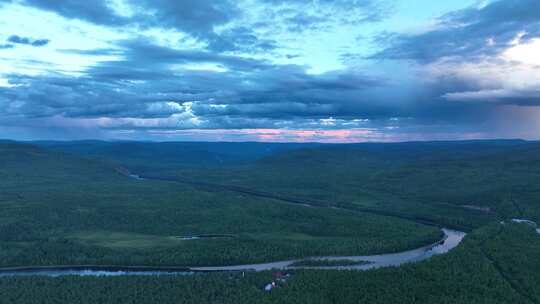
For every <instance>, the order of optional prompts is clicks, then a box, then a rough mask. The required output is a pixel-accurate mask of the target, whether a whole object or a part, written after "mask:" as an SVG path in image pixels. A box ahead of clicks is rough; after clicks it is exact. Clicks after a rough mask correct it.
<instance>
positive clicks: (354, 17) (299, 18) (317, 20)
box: [0, 0, 389, 52]
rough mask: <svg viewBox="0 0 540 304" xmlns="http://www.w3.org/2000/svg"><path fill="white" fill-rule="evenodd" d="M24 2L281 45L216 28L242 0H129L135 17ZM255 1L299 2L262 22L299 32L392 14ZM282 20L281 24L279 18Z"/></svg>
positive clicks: (67, 13)
mask: <svg viewBox="0 0 540 304" xmlns="http://www.w3.org/2000/svg"><path fill="white" fill-rule="evenodd" d="M0 1H4V2H14V1H9V0H0ZM21 3H23V4H25V5H28V6H33V7H36V8H39V9H42V10H46V11H51V12H55V13H57V14H59V15H61V16H63V17H66V18H70V19H79V20H84V21H87V22H91V23H94V24H98V25H104V26H113V27H116V26H125V25H130V26H132V25H135V26H139V27H141V28H171V29H176V30H179V31H181V32H184V33H188V34H189V35H191V36H192V37H194V38H196V39H198V40H199V41H202V42H205V43H206V44H207V47H208V49H209V50H211V51H215V52H223V51H244V52H258V51H260V52H266V51H270V50H273V49H276V48H277V47H278V46H277V42H276V41H274V40H271V39H268V38H265V37H260V36H259V35H258V34H257V33H255V32H254V31H253V29H251V28H248V27H246V26H234V25H233V26H230V28H228V29H225V30H220V31H219V32H218V31H216V27H218V26H222V25H231V24H233V23H234V22H235V21H238V20H240V19H241V18H242V16H243V11H242V9H243V8H242V7H239V6H240V4H241V3H239V2H238V1H233V0H220V1H214V0H198V1H171V0H130V1H128V3H129V4H130V5H131V6H132V7H133V8H134V15H133V16H129V17H126V16H119V15H117V14H116V13H115V11H114V10H113V9H112V8H111V7H110V5H108V1H106V0H95V1H79V0H67V1H56V0H22V2H21ZM254 5H255V6H263V7H266V12H268V11H269V10H272V9H274V8H275V7H276V6H283V5H286V6H293V7H292V8H283V9H278V10H277V11H275V12H274V13H273V15H272V16H271V18H270V19H268V20H266V21H261V22H259V24H258V26H259V27H263V28H266V29H274V28H276V27H284V29H285V30H287V31H294V32H301V31H305V30H308V29H312V30H316V29H323V28H326V27H329V26H330V24H331V23H334V24H335V23H339V24H344V23H346V24H359V23H362V22H376V21H380V20H382V19H384V18H385V17H386V16H388V14H389V9H388V5H387V4H386V1H375V0H338V1H298V0H297V1H280V0H261V1H258V2H255V4H254ZM278 20H279V24H278V23H276V21H278Z"/></svg>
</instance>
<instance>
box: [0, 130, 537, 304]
mask: <svg viewBox="0 0 540 304" xmlns="http://www.w3.org/2000/svg"><path fill="white" fill-rule="evenodd" d="M234 145H235V144H219V143H215V144H207V143H152V144H150V143H148V144H145V143H129V142H127V143H114V142H110V143H109V142H34V143H18V142H1V143H0V180H1V182H0V209H1V213H0V266H1V267H16V266H47V265H51V266H54V265H118V266H130V265H136V266H178V267H184V266H212V265H237V264H247V263H259V262H270V261H277V260H286V259H302V260H303V261H302V262H304V263H306V265H307V266H309V265H310V264H311V263H313V262H314V261H313V260H309V258H310V257H317V256H328V255H343V256H347V255H372V254H378V253H392V252H400V251H404V250H407V249H413V248H418V247H421V246H424V245H427V244H432V243H434V242H436V241H438V240H440V239H441V237H442V232H441V231H440V228H441V227H448V228H454V229H458V230H461V231H466V232H467V233H468V235H467V236H466V237H465V239H464V241H463V242H462V243H461V244H460V245H459V246H458V247H457V248H455V249H454V250H452V251H451V252H449V253H448V254H444V255H440V256H435V257H433V258H431V259H429V260H426V261H423V262H420V263H414V264H408V265H403V266H400V267H390V268H382V269H375V270H368V271H341V270H340V271H337V270H313V269H305V270H301V269H294V270H290V271H287V272H288V273H289V274H290V276H289V277H288V278H287V280H286V282H284V283H281V284H279V286H278V288H276V289H274V290H272V291H271V292H265V291H264V286H265V285H266V284H268V283H269V282H271V281H272V280H273V277H274V272H270V271H265V272H245V273H239V272H224V273H198V274H195V275H187V276H186V275H178V276H122V277H78V276H61V277H57V278H52V277H41V276H29V277H11V276H2V275H1V273H0V303H456V304H457V303H533V304H534V303H540V293H539V291H540V258H538V257H539V256H540V235H539V234H538V233H536V231H535V230H534V228H533V227H531V226H530V225H528V224H524V223H522V224H518V223H514V222H512V221H511V219H513V218H524V219H529V220H533V221H538V220H539V219H540V205H539V204H538V201H539V199H540V185H539V184H538V180H540V178H539V177H540V153H539V152H540V144H538V143H535V142H522V141H480V142H446V143H443V142H440V143H404V144H358V145H356V144H355V145H317V144H305V145H302V144H298V145H291V146H287V145H281V144H255V143H239V144H237V145H239V146H236V147H235V146H234ZM156 151H159V153H160V154H159V155H156V153H157V152H156ZM129 173H133V174H137V175H140V176H142V177H143V178H147V179H145V180H138V179H135V178H130V177H129V176H128V175H129ZM197 235H227V236H228V237H226V238H201V239H193V240H189V238H188V239H183V237H186V236H197ZM302 262H300V263H302ZM326 263H333V262H332V261H325V260H322V261H317V262H316V264H318V266H321V264H326ZM336 263H337V262H336ZM341 263H343V261H341ZM306 265H304V266H306Z"/></svg>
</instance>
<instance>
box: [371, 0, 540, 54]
mask: <svg viewBox="0 0 540 304" xmlns="http://www.w3.org/2000/svg"><path fill="white" fill-rule="evenodd" d="M539 23H540V2H539V1H536V0H498V1H492V2H489V3H488V4H487V5H485V6H482V7H480V8H478V7H470V8H467V9H463V10H459V11H453V12H450V13H448V14H446V15H443V16H442V17H440V18H438V19H437V23H436V25H435V26H434V27H433V28H431V29H427V30H426V31H424V32H422V33H419V34H414V33H413V34H399V33H383V34H381V35H379V36H378V37H377V39H376V41H377V42H378V43H379V44H381V45H382V46H383V47H384V49H383V50H382V51H379V52H377V53H376V54H374V55H373V56H372V58H374V59H412V60H417V61H420V62H433V61H436V60H439V59H441V58H444V57H457V58H472V57H478V56H486V55H496V54H498V53H500V52H501V51H503V50H505V49H506V48H507V47H508V46H509V45H511V44H512V42H513V41H514V40H515V39H516V38H517V37H519V38H520V39H521V40H522V41H523V42H525V41H528V40H530V39H532V38H534V37H538V36H539V35H540V26H539Z"/></svg>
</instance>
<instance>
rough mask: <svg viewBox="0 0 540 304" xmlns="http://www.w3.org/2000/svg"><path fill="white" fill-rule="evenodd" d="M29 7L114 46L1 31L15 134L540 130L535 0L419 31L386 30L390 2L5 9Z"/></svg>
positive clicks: (8, 115)
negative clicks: (507, 116)
mask: <svg viewBox="0 0 540 304" xmlns="http://www.w3.org/2000/svg"><path fill="white" fill-rule="evenodd" d="M2 3H3V4H2ZM27 9H28V10H31V13H32V14H37V15H38V16H40V15H39V14H42V12H43V14H46V15H43V18H50V19H51V18H52V19H51V20H58V21H57V22H58V23H59V24H60V23H61V22H63V23H62V24H68V25H69V26H70V30H71V31H73V29H72V28H75V27H76V28H77V31H78V32H84V33H85V34H86V35H89V34H88V33H91V32H95V33H101V32H102V31H104V30H106V31H109V32H110V33H112V34H110V35H111V37H114V38H111V39H104V40H103V42H102V43H100V44H99V45H98V44H97V43H96V45H90V46H85V47H80V46H79V45H76V44H70V43H69V41H68V42H66V43H64V44H62V39H61V35H60V34H57V37H60V38H59V39H56V38H53V37H44V38H39V39H36V38H30V37H40V36H39V35H37V34H35V33H32V32H28V33H0V34H4V35H5V37H6V38H5V44H0V65H2V62H4V63H3V64H6V65H7V67H9V68H10V70H11V71H10V72H4V73H1V74H0V136H3V137H21V138H35V137H38V138H43V137H47V138H50V137H54V138H56V137H63V138H78V137H83V138H88V137H99V138H124V139H125V138H128V139H129V138H136V139H158V140H159V139H160V138H162V139H174V138H177V139H190V140H196V139H204V140H212V139H216V140H275V141H326V142H337V141H344V142H351V141H366V140H370V141H372V140H383V141H387V140H411V139H414V140H417V139H452V138H467V139H468V138H495V137H526V138H538V137H540V133H539V132H540V128H538V125H537V124H536V123H534V121H535V118H536V116H535V114H534V113H536V107H537V106H540V76H539V75H540V67H539V65H540V59H539V58H538V57H539V56H540V55H538V54H540V42H539V41H540V40H539V39H540V6H539V3H538V2H537V1H535V0H521V1H518V0H498V1H491V2H487V4H485V5H484V6H481V7H478V6H469V7H465V8H460V9H456V10H454V11H450V12H447V13H446V14H444V15H442V16H440V17H438V18H437V19H436V20H432V21H431V25H430V26H426V27H424V28H422V29H421V30H415V31H414V32H410V31H409V32H406V31H405V32H403V31H402V32H397V31H390V30H389V29H388V28H385V22H386V20H388V19H389V18H392V16H395V15H396V14H399V13H400V12H399V11H396V10H395V8H394V6H393V1H375V0H350V1H346V0H339V1H326V0H318V1H308V0H295V1H281V0H257V1H256V0H245V1H218V2H216V1H210V0H208V1H206V0H204V1H195V2H191V1H189V2H188V1H166V0H159V1H147V0H130V1H95V2H92V3H91V4H90V3H88V4H85V3H83V2H81V1H63V2H62V3H60V2H58V1H50V0H22V1H9V0H0V10H13V11H15V10H17V11H21V12H23V13H24V12H25V10H27ZM36 22H37V21H36ZM272 22H273V23H272ZM79 24H80V25H79ZM83 28H84V29H86V28H89V29H90V30H84V31H83V30H82V29H83ZM370 28H375V29H376V30H369V29H370ZM389 28H390V27H389ZM357 31H360V32H362V31H366V34H363V35H364V36H366V35H370V36H371V39H367V38H365V39H360V40H358V39H356V37H358V33H357ZM310 38H313V39H310ZM316 38H324V39H328V40H335V41H339V40H343V39H351V41H355V42H354V43H364V41H371V42H369V43H371V44H370V47H369V48H363V47H362V46H361V45H351V44H350V43H349V42H347V43H346V44H344V45H342V46H340V47H339V48H335V47H334V46H332V45H329V44H328V45H325V44H324V43H323V44H321V43H320V42H319V41H317V39H316ZM57 40H60V41H57ZM51 41H52V42H51ZM298 41H302V44H299V43H298ZM347 41H348V40H347ZM358 41H360V42H358ZM19 46H21V47H23V46H33V47H35V48H30V49H28V50H25V52H34V53H28V54H27V55H25V56H24V57H22V56H19V54H18V53H16V51H17V50H18V49H19ZM34 49H35V50H34ZM21 50H22V48H21ZM318 52H321V54H322V55H321V56H322V57H320V56H319V57H318V56H317V53H318ZM330 53H335V57H336V58H337V59H336V61H335V62H332V61H329V59H328V61H329V63H325V62H321V66H322V65H324V64H327V65H328V66H331V67H332V68H326V69H324V70H321V71H319V70H320V69H319V70H317V67H318V60H319V59H320V58H323V59H322V60H323V61H325V60H326V59H327V58H329V56H328V55H327V54H330ZM367 53H368V54H367ZM49 54H50V57H51V58H52V59H50V60H51V61H52V60H53V59H55V58H57V59H55V60H56V61H54V63H53V62H49V63H47V62H48V61H47V60H48V56H49ZM365 54H367V55H365ZM9 56H11V57H9ZM32 56H33V57H32ZM535 56H536V57H535ZM29 58H33V59H29ZM343 58H348V59H351V58H353V59H355V60H346V61H342V60H343ZM2 60H3V61H2ZM535 60H539V61H535ZM66 62H73V64H75V65H76V66H77V67H78V68H77V69H73V68H72V67H71V66H65V67H64V66H63V64H66ZM80 62H87V63H86V64H84V65H82V64H80ZM29 67H31V68H33V69H31V68H29ZM36 67H39V69H38V71H35V69H37V68H36ZM68 68H69V69H68ZM314 69H315V70H314ZM524 109H526V111H524ZM504 112H512V113H514V115H515V117H522V119H516V120H515V121H508V120H507V119H501V113H504ZM44 126H45V127H44ZM70 129H71V130H73V129H77V130H81V132H70V131H69V130H70ZM74 133H75V134H74ZM197 134H198V135H197Z"/></svg>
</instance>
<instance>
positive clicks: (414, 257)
mask: <svg viewBox="0 0 540 304" xmlns="http://www.w3.org/2000/svg"><path fill="white" fill-rule="evenodd" d="M442 230H443V232H444V238H443V239H442V240H441V241H439V242H437V243H435V244H432V245H428V246H424V247H421V248H417V249H413V250H408V251H403V252H398V253H389V254H379V255H370V256H328V257H314V258H309V259H312V260H333V261H339V260H347V261H364V262H368V263H367V264H359V265H350V266H331V267H325V266H321V267H310V266H306V267H294V266H291V265H292V264H294V263H295V262H299V261H303V260H305V259H300V260H287V261H277V262H271V263H261V264H247V265H235V266H213V267H185V268H174V267H137V266H134V267H121V266H93V265H87V266H85V265H82V266H51V267H14V268H0V277H13V276H48V277H58V276H69V275H73V276H127V275H132V276H160V275H193V274H197V273H209V272H230V271H265V270H272V269H281V270H284V269H298V268H305V269H306V268H308V269H336V270H368V269H375V268H381V267H392V266H393V267H395V266H400V265H403V264H406V263H414V262H419V261H423V260H426V259H429V258H430V257H432V256H434V255H438V254H444V253H447V252H448V251H450V250H451V249H453V248H455V247H456V246H457V245H458V244H459V243H460V242H461V241H462V240H463V238H464V237H465V235H466V234H465V233H464V232H460V231H455V230H450V229H442Z"/></svg>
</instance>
